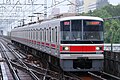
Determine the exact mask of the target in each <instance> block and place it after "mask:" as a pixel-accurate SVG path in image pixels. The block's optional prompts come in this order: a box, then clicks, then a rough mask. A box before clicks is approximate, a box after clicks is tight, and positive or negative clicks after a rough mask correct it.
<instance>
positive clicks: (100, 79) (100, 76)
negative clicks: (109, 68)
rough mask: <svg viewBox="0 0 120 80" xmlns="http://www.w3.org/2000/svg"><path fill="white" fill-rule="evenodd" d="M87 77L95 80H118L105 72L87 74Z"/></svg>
mask: <svg viewBox="0 0 120 80" xmlns="http://www.w3.org/2000/svg"><path fill="white" fill-rule="evenodd" d="M88 74H89V75H91V77H92V78H93V79H95V80H120V78H119V77H116V76H113V75H110V74H108V73H105V72H88Z"/></svg>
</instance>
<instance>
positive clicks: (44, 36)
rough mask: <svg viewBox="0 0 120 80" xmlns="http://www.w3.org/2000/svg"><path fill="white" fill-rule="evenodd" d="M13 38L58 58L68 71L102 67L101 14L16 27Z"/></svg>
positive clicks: (12, 34) (93, 69)
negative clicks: (99, 15)
mask: <svg viewBox="0 0 120 80" xmlns="http://www.w3.org/2000/svg"><path fill="white" fill-rule="evenodd" d="M77 26H78V28H77ZM84 26H85V27H84ZM94 26H95V31H94ZM96 26H97V27H96ZM79 27H80V28H79ZM87 27H89V29H87ZM90 27H91V28H90ZM101 27H102V28H101ZM96 28H98V29H96ZM74 33H75V34H74ZM11 40H12V41H13V42H18V43H20V44H24V45H26V46H28V47H32V48H33V49H36V50H38V51H42V52H44V53H46V54H49V55H50V56H54V57H55V58H58V59H59V60H60V66H61V67H62V68H63V70H65V71H99V70H101V69H102V62H103V47H104V45H103V20H102V19H101V18H99V17H89V16H72V17H66V18H60V19H54V20H47V21H42V22H37V23H35V24H31V25H26V26H23V27H18V28H15V29H13V30H12V31H11ZM79 60H80V62H82V63H80V62H79ZM85 61H86V62H85ZM84 62H85V65H83V63H84ZM87 63H88V64H87ZM81 65H82V67H81ZM89 65H90V66H89ZM83 66H88V67H85V68H83Z"/></svg>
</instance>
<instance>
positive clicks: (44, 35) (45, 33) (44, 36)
mask: <svg viewBox="0 0 120 80" xmlns="http://www.w3.org/2000/svg"><path fill="white" fill-rule="evenodd" d="M44 34H45V35H44V41H46V28H45V29H44Z"/></svg>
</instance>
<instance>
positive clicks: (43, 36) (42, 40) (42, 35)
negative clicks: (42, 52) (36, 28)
mask: <svg viewBox="0 0 120 80" xmlns="http://www.w3.org/2000/svg"><path fill="white" fill-rule="evenodd" d="M42 41H44V29H42Z"/></svg>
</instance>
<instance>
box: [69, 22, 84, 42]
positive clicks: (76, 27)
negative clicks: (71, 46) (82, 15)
mask: <svg viewBox="0 0 120 80" xmlns="http://www.w3.org/2000/svg"><path fill="white" fill-rule="evenodd" d="M81 39H82V21H81V20H72V21H71V40H81Z"/></svg>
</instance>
